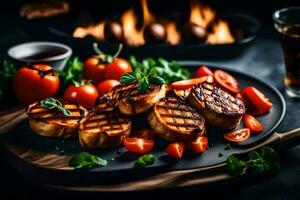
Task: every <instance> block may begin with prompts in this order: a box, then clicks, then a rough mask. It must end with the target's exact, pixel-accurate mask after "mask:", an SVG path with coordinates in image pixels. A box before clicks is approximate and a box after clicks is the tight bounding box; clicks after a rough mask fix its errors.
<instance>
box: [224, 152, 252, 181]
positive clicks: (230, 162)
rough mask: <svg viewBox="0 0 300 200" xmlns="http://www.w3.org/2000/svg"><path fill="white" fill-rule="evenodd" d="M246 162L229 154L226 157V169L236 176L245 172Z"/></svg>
mask: <svg viewBox="0 0 300 200" xmlns="http://www.w3.org/2000/svg"><path fill="white" fill-rule="evenodd" d="M246 169H247V163H246V162H245V161H242V160H238V159H237V158H236V157H235V156H233V155H231V156H229V157H228V158H227V170H228V171H229V172H230V173H231V174H233V175H235V176H237V175H242V174H244V173H245V172H246Z"/></svg>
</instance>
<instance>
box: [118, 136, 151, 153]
mask: <svg viewBox="0 0 300 200" xmlns="http://www.w3.org/2000/svg"><path fill="white" fill-rule="evenodd" d="M123 143H124V146H125V148H126V149H127V151H128V152H130V153H134V154H137V155H142V154H146V153H149V152H150V151H151V150H152V148H153V146H154V141H153V140H146V139H142V138H137V137H133V138H125V139H124V142H123Z"/></svg>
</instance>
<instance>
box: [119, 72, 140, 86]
mask: <svg viewBox="0 0 300 200" xmlns="http://www.w3.org/2000/svg"><path fill="white" fill-rule="evenodd" d="M136 80H137V78H136V77H135V74H134V73H132V72H131V73H127V74H124V75H123V76H122V77H121V79H120V82H121V83H122V84H124V85H128V84H132V83H133V82H134V81H136Z"/></svg>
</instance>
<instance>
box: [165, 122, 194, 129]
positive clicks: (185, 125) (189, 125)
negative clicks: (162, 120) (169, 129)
mask: <svg viewBox="0 0 300 200" xmlns="http://www.w3.org/2000/svg"><path fill="white" fill-rule="evenodd" d="M167 124H168V125H171V126H175V127H176V128H177V129H178V127H199V125H196V124H188V123H184V124H179V123H172V122H167Z"/></svg>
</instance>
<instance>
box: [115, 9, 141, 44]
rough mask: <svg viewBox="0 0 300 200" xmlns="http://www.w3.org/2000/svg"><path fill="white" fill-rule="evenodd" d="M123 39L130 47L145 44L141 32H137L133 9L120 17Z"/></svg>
mask: <svg viewBox="0 0 300 200" xmlns="http://www.w3.org/2000/svg"><path fill="white" fill-rule="evenodd" d="M121 22H122V26H123V33H124V39H125V41H126V43H127V44H129V45H131V46H139V45H142V44H144V43H145V40H144V37H143V31H142V30H137V17H136V15H135V13H134V10H133V8H131V9H129V10H127V11H126V12H125V13H124V14H123V16H122V17H121Z"/></svg>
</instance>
